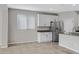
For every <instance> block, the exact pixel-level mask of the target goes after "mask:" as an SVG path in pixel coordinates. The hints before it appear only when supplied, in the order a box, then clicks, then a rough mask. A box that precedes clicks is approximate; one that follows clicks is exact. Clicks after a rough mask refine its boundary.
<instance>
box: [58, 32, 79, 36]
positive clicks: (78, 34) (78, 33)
mask: <svg viewBox="0 0 79 59" xmlns="http://www.w3.org/2000/svg"><path fill="white" fill-rule="evenodd" d="M59 34H64V35H72V36H79V32H70V33H59Z"/></svg>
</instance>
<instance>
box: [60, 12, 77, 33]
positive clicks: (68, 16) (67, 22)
mask: <svg viewBox="0 0 79 59" xmlns="http://www.w3.org/2000/svg"><path fill="white" fill-rule="evenodd" d="M77 19H78V17H77V13H76V12H62V13H59V20H60V21H62V22H63V25H64V26H63V28H62V29H63V30H64V31H65V32H73V31H75V27H76V26H77Z"/></svg>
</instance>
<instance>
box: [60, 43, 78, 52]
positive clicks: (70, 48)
mask: <svg viewBox="0 0 79 59" xmlns="http://www.w3.org/2000/svg"><path fill="white" fill-rule="evenodd" d="M59 46H61V47H64V48H67V49H70V50H72V51H74V52H76V53H79V51H78V50H75V49H72V48H69V47H67V46H65V45H62V44H59Z"/></svg>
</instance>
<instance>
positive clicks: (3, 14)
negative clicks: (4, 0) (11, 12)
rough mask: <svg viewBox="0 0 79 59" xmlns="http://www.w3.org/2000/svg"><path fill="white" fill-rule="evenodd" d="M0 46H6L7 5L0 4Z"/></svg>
mask: <svg viewBox="0 0 79 59" xmlns="http://www.w3.org/2000/svg"><path fill="white" fill-rule="evenodd" d="M0 45H1V46H0V47H1V48H5V47H8V7H7V6H6V5H0Z"/></svg>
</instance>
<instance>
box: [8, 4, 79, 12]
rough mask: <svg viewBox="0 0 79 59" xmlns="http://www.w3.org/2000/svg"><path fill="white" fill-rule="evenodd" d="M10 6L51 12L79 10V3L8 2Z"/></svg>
mask: <svg viewBox="0 0 79 59" xmlns="http://www.w3.org/2000/svg"><path fill="white" fill-rule="evenodd" d="M8 7H9V8H15V9H23V10H32V11H41V12H49V13H60V12H65V11H79V4H8Z"/></svg>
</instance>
